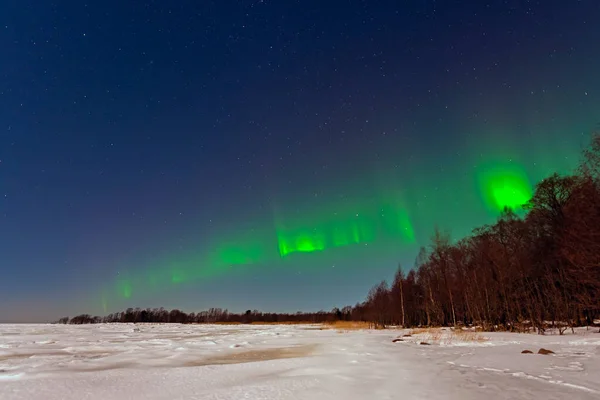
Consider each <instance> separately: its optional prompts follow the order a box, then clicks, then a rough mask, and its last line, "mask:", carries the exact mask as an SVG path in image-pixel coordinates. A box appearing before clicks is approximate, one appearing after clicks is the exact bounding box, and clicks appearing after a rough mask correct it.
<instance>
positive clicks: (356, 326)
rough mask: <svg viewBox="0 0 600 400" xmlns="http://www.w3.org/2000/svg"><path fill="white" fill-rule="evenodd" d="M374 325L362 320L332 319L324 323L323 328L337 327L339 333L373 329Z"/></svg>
mask: <svg viewBox="0 0 600 400" xmlns="http://www.w3.org/2000/svg"><path fill="white" fill-rule="evenodd" d="M372 328H373V325H372V324H369V323H368V322H362V321H332V322H326V323H324V324H323V329H337V330H338V333H344V332H349V331H358V330H363V329H372Z"/></svg>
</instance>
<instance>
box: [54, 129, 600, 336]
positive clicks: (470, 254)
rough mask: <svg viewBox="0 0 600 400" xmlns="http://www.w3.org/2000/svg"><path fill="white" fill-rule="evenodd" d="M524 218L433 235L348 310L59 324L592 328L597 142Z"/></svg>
mask: <svg viewBox="0 0 600 400" xmlns="http://www.w3.org/2000/svg"><path fill="white" fill-rule="evenodd" d="M524 208H525V210H526V213H525V215H524V217H521V216H519V215H517V214H516V213H515V212H513V210H510V209H508V208H506V209H505V210H504V211H503V212H502V213H501V215H500V216H499V218H498V220H497V221H496V222H495V223H494V224H491V225H485V226H482V227H479V228H477V229H475V230H473V232H472V234H471V235H469V236H467V237H465V238H463V239H461V240H459V241H457V242H456V243H453V242H452V241H451V239H450V236H449V235H448V234H447V233H445V232H442V231H441V230H439V229H436V230H435V232H434V235H433V236H432V239H431V243H430V245H429V246H428V247H423V248H421V250H420V252H419V255H418V257H417V259H416V261H415V265H414V266H413V268H412V269H411V270H410V271H409V272H408V273H407V274H405V273H404V271H403V270H402V268H398V271H397V272H396V275H395V277H394V279H393V281H392V282H391V284H388V283H387V282H386V281H382V282H381V283H379V284H377V285H375V286H374V287H373V288H372V289H371V290H370V291H369V293H368V295H367V297H366V299H365V301H363V302H362V303H358V304H356V305H355V306H353V307H350V306H347V307H344V308H343V309H337V308H335V309H333V310H331V311H320V312H316V313H302V312H298V313H295V314H276V313H262V312H259V311H256V310H254V311H252V310H248V311H246V312H245V313H237V314H236V313H230V312H228V311H227V310H221V309H218V308H212V309H210V310H208V311H202V312H198V313H190V314H186V313H184V312H182V311H179V310H172V311H167V310H164V309H162V308H160V309H146V310H142V309H139V308H136V309H128V310H126V311H124V312H120V313H114V314H110V315H108V316H106V317H92V316H90V315H79V316H77V317H74V318H71V319H69V318H67V317H65V318H61V320H60V321H59V322H60V323H71V324H82V323H100V322H161V323H170V322H174V323H215V322H225V323H228V322H229V323H236V322H239V323H252V322H312V323H322V322H328V321H335V320H348V321H350V320H353V321H367V322H371V323H373V324H374V325H376V326H380V327H385V326H389V325H401V326H405V327H414V326H457V325H469V326H470V325H476V326H481V327H482V328H483V329H486V330H496V329H503V330H522V329H524V328H526V327H533V328H535V329H537V330H538V331H539V332H540V333H543V331H544V329H546V328H547V327H548V325H556V326H558V327H559V330H560V333H563V332H564V330H565V329H568V328H569V327H571V328H572V327H575V326H580V325H591V324H593V322H594V320H595V319H598V318H599V317H600V134H594V135H593V137H592V141H591V144H590V146H589V147H588V148H587V149H585V150H584V151H583V156H582V160H581V162H580V165H579V167H578V168H577V170H576V171H575V172H574V173H573V174H571V175H558V174H554V175H552V176H550V177H548V178H546V179H544V180H542V181H541V182H539V183H538V184H537V185H536V187H535V191H534V194H533V197H532V198H531V199H530V200H529V202H528V203H527V204H525V205H524Z"/></svg>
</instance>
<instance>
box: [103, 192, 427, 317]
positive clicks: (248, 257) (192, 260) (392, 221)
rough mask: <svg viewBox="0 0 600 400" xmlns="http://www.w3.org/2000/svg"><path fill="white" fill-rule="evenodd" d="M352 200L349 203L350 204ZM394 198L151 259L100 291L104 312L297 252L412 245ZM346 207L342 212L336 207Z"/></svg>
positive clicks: (303, 217) (403, 214)
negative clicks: (115, 302) (116, 302)
mask: <svg viewBox="0 0 600 400" xmlns="http://www.w3.org/2000/svg"><path fill="white" fill-rule="evenodd" d="M347 203H349V202H347ZM398 203H399V202H398V201H396V200H389V201H387V202H386V201H372V200H371V201H362V202H360V201H359V202H356V201H355V202H353V203H352V204H338V205H337V207H336V206H333V205H331V206H328V207H323V209H328V210H331V211H328V212H321V213H320V214H319V215H316V214H312V215H311V214H309V213H306V214H304V213H303V214H302V215H301V217H298V218H289V217H287V218H283V217H277V218H275V228H274V229H273V228H267V229H263V230H257V229H253V228H249V229H246V230H245V231H244V232H241V233H238V235H237V237H236V236H229V238H228V240H223V241H220V242H219V243H216V244H214V245H213V246H212V247H211V249H210V250H209V251H205V252H203V253H199V254H191V255H187V256H185V257H182V258H180V259H178V260H173V259H167V258H165V260H162V261H159V262H156V263H152V264H154V266H146V267H145V268H143V269H142V270H140V269H137V270H136V271H137V273H136V274H133V273H132V272H133V271H131V270H129V269H125V271H123V272H120V273H119V277H118V278H117V279H116V281H115V283H114V284H113V285H111V287H109V288H108V289H106V288H105V289H104V290H103V291H102V294H101V298H102V307H103V309H104V311H106V310H107V308H108V307H109V303H110V299H125V300H127V299H131V298H132V297H133V296H135V295H137V294H140V293H143V294H144V295H150V294H152V293H155V292H157V291H162V290H165V289H166V288H167V287H168V286H174V285H179V284H184V283H189V282H193V281H197V280H199V279H210V278H215V277H218V276H222V275H224V274H227V273H230V272H232V271H234V270H235V271H236V272H237V273H243V272H244V271H248V270H249V269H250V268H251V267H252V266H256V265H264V264H266V263H269V262H273V261H277V260H279V261H283V260H285V259H287V258H289V257H291V256H292V255H294V254H298V255H300V254H301V253H313V252H323V251H327V250H330V249H334V248H343V247H348V246H357V245H364V244H369V243H375V242H381V241H386V240H387V241H392V242H395V243H400V244H402V243H404V244H412V243H414V242H415V233H414V230H413V226H412V224H411V221H410V218H409V214H408V211H407V210H406V209H405V208H403V207H401V206H398V205H397V204H398ZM333 210H344V211H333Z"/></svg>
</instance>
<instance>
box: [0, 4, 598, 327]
mask: <svg viewBox="0 0 600 400" xmlns="http://www.w3.org/2000/svg"><path fill="white" fill-rule="evenodd" d="M134 3H135V2H133V3H131V4H129V3H123V2H114V1H108V2H101V3H97V4H93V5H91V4H89V5H86V4H83V3H81V4H80V3H69V4H67V3H64V4H63V3H61V4H58V5H57V4H47V5H36V6H35V7H33V8H31V7H26V6H25V5H20V4H16V3H15V4H13V5H3V6H1V7H2V12H0V18H4V19H3V20H2V21H1V22H2V23H1V24H0V46H2V49H3V54H5V56H4V57H3V62H2V63H0V76H1V77H2V79H1V80H0V132H2V133H1V134H0V272H2V276H3V278H2V279H1V280H0V321H2V320H11V321H12V320H39V319H43V318H45V317H46V316H48V315H51V319H52V318H55V317H59V316H62V315H63V314H65V315H66V314H69V315H74V314H75V313H80V312H91V313H97V314H104V313H106V312H112V311H116V310H120V309H123V308H126V307H136V306H139V307H160V306H164V307H166V308H180V309H183V310H187V311H194V310H199V309H206V308H209V307H222V308H229V309H231V310H234V311H244V310H246V309H255V308H256V309H262V310H269V311H289V312H293V311H296V310H299V309H303V310H318V309H331V308H332V307H334V306H343V305H346V304H354V303H356V302H358V301H361V300H362V299H363V298H364V296H365V295H366V293H367V291H368V289H369V288H370V287H371V286H372V285H373V284H374V283H376V282H378V281H380V280H382V279H390V278H391V277H392V276H393V273H394V271H395V270H396V268H397V266H398V264H399V263H400V264H402V266H403V267H404V268H405V269H408V268H410V267H411V266H412V263H413V262H414V259H415V257H416V255H417V253H418V250H419V247H420V246H427V245H428V243H429V240H430V237H431V235H432V233H433V230H434V228H435V227H436V226H439V227H440V228H442V229H444V230H448V231H450V233H451V235H452V237H453V238H454V239H459V238H460V237H462V236H463V235H465V234H468V233H469V232H470V231H471V230H472V229H473V228H475V227H477V226H480V225H482V224H485V223H490V222H492V221H494V219H495V218H496V217H497V216H498V214H499V213H500V212H501V210H502V209H503V208H504V207H511V208H515V209H517V211H518V209H519V207H520V206H521V205H522V204H523V203H524V202H526V201H527V199H528V198H529V197H530V196H531V194H532V193H533V190H534V186H535V184H536V182H538V181H539V180H540V179H542V178H544V177H545V176H547V175H549V174H551V173H553V172H559V173H566V172H569V171H571V170H572V169H573V168H574V167H576V165H577V162H578V160H579V154H580V152H581V149H582V148H583V146H585V145H586V144H587V141H588V138H589V134H590V132H591V131H592V130H593V129H594V128H595V127H596V125H597V123H598V122H600V115H599V110H600V94H599V93H600V74H598V72H597V71H600V56H599V55H598V54H599V53H598V50H597V47H598V45H597V43H600V26H599V25H598V24H597V23H596V21H597V20H598V17H600V5H599V4H598V3H597V2H593V1H591V0H590V1H580V2H576V3H573V4H571V3H569V4H567V3H565V2H562V1H549V2H544V3H543V4H531V3H528V2H508V3H507V2H497V3H498V4H495V3H494V4H491V3H490V4H485V3H481V2H476V1H462V2H459V3H461V4H460V6H458V5H457V4H445V3H444V2H439V1H421V2H416V1H415V2H405V3H402V4H398V3H397V2H387V1H384V2H359V1H357V2H338V1H332V2H327V3H326V4H325V3H323V2H318V1H312V0H309V1H306V2H301V3H295V2H294V3H290V2H272V1H266V0H265V1H240V2H227V1H225V2H183V3H180V4H177V5H173V4H168V3H148V4H146V5H145V6H143V7H141V6H139V5H137V4H134Z"/></svg>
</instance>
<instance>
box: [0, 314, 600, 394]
mask: <svg viewBox="0 0 600 400" xmlns="http://www.w3.org/2000/svg"><path fill="white" fill-rule="evenodd" d="M406 333H407V332H406V331H400V330H383V331H350V332H343V333H340V332H338V331H336V330H330V329H327V330H319V329H315V327H314V326H312V327H311V326H301V325H295V326H294V325H268V326H258V325H231V326H224V325H174V324H172V325H160V324H138V325H133V324H114V325H113V324H106V325H86V326H71V325H66V326H65V325H0V399H2V400H8V399H28V400H29V399H47V400H54V399H78V400H79V399H114V400H120V399H169V400H172V399H214V400H221V399H222V400H229V399H265V400H269V399H307V400H319V399H348V400H353V399H461V400H462V399H465V400H467V399H478V400H479V399H482V398H487V399H539V398H543V399H545V400H548V399H600V361H599V360H600V334H599V333H597V329H596V330H585V329H579V330H577V331H576V333H575V334H571V333H569V334H567V335H565V336H558V335H546V336H539V335H533V334H531V335H526V334H511V333H489V334H483V336H485V340H473V338H472V337H469V336H462V335H453V334H452V332H451V331H450V330H442V331H437V332H436V333H434V334H432V333H428V332H423V333H419V334H413V335H412V336H410V337H404V338H403V340H402V341H399V342H397V343H392V340H393V339H394V338H397V337H402V336H403V334H406ZM422 341H426V342H428V343H430V345H429V346H424V345H420V344H419V343H421V342H422ZM541 347H544V348H546V349H549V350H552V351H554V353H555V354H551V355H538V354H521V351H522V350H525V349H527V350H531V351H533V353H537V351H538V350H539V348H541Z"/></svg>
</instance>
